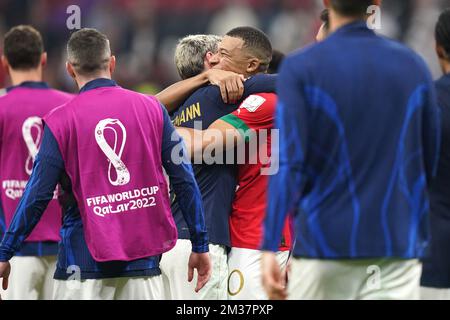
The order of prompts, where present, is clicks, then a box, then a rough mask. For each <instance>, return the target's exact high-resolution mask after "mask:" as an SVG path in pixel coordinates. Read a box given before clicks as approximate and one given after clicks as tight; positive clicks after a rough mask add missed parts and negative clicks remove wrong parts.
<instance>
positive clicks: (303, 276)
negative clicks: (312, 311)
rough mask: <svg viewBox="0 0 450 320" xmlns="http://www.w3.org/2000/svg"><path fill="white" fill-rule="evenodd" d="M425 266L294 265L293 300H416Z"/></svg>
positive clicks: (394, 262)
mask: <svg viewBox="0 0 450 320" xmlns="http://www.w3.org/2000/svg"><path fill="white" fill-rule="evenodd" d="M421 273H422V264H421V263H420V261H418V260H400V259H369V260H315V259H297V258H293V259H292V261H291V270H290V273H289V284H288V292H289V299H291V300H417V299H419V297H420V295H419V293H420V291H419V288H420V287H419V284H420V276H421Z"/></svg>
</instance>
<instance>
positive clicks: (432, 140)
mask: <svg viewBox="0 0 450 320" xmlns="http://www.w3.org/2000/svg"><path fill="white" fill-rule="evenodd" d="M425 72H426V74H427V75H428V77H427V83H426V86H427V91H426V92H427V97H426V101H425V103H426V105H425V108H424V125H423V127H422V133H423V141H424V155H425V169H426V171H427V181H428V184H429V185H430V184H431V180H432V179H433V178H435V177H436V174H437V169H438V165H439V155H440V149H441V140H442V139H441V134H442V119H441V110H440V108H439V106H438V102H437V101H438V99H437V93H436V87H435V85H434V82H433V80H432V77H431V74H430V72H429V71H428V69H425Z"/></svg>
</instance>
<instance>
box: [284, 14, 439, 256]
mask: <svg viewBox="0 0 450 320" xmlns="http://www.w3.org/2000/svg"><path fill="white" fill-rule="evenodd" d="M285 66H289V67H292V68H294V69H295V70H294V73H295V75H296V77H297V78H296V79H295V80H294V81H298V84H299V88H303V94H304V95H303V96H304V97H305V101H304V103H305V108H303V109H302V111H301V116H299V117H301V118H302V119H300V123H298V124H294V125H295V126H300V125H301V126H305V129H300V131H302V130H303V131H304V132H307V133H306V134H305V136H302V137H298V138H300V139H301V143H300V141H299V148H298V150H297V151H296V152H303V154H304V157H305V163H304V164H305V170H306V172H307V179H306V182H305V190H303V197H302V199H303V201H302V203H301V205H300V208H299V210H300V211H301V212H302V214H299V221H298V223H299V225H302V226H303V227H300V228H301V229H302V233H303V234H302V235H301V236H302V237H303V238H304V239H303V240H304V241H299V242H303V243H298V248H299V249H298V250H299V254H302V255H308V256H313V257H342V256H345V257H373V256H397V257H405V258H406V257H415V256H417V255H420V254H421V253H422V251H423V249H424V246H425V245H426V237H427V230H426V225H425V224H423V223H421V221H422V218H423V216H424V214H425V213H426V212H427V205H428V200H427V178H429V177H431V174H432V167H433V165H434V161H435V159H436V146H435V141H436V140H433V136H434V137H435V136H436V135H433V130H435V131H436V130H437V127H436V126H435V125H436V118H435V116H436V114H433V113H434V112H435V110H432V109H433V108H432V102H431V101H432V95H433V90H432V88H430V87H431V86H430V83H431V79H430V75H429V72H428V70H427V68H426V66H425V64H424V63H423V62H422V60H421V59H420V58H419V57H418V56H417V55H416V54H414V53H413V52H412V51H411V50H409V49H407V48H406V47H403V46H402V45H400V44H397V43H395V42H393V41H390V40H387V39H384V38H382V37H378V36H376V35H375V33H374V32H373V31H371V30H369V29H367V27H366V24H365V23H363V22H358V23H353V24H350V25H347V26H344V27H343V28H341V29H339V30H338V31H337V32H335V33H334V34H333V35H331V36H330V37H329V38H328V39H327V40H326V41H324V42H323V43H320V44H318V45H316V46H313V47H311V48H308V49H306V50H305V51H304V52H301V53H297V54H295V55H293V56H291V57H289V58H288V60H287V63H286V65H285ZM280 90H283V89H282V88H280ZM285 129H286V130H288V131H289V128H285ZM427 130H428V132H427ZM292 132H295V131H294V130H293V131H292ZM300 146H301V147H300ZM300 150H301V151H300ZM375 239H376V240H375ZM416 240H417V241H416Z"/></svg>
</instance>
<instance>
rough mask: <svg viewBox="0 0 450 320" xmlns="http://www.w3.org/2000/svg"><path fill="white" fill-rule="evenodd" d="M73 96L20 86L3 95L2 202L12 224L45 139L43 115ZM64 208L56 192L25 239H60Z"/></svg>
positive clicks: (0, 145)
mask: <svg viewBox="0 0 450 320" xmlns="http://www.w3.org/2000/svg"><path fill="white" fill-rule="evenodd" d="M72 98H73V95H70V94H67V93H64V92H61V91H57V90H53V89H45V88H43V89H41V88H39V89H37V88H27V87H17V88H14V89H13V90H11V91H10V92H9V93H7V94H6V95H4V96H2V97H0V139H1V140H0V141H1V142H0V183H1V188H2V189H1V196H0V199H1V205H2V207H3V210H4V212H5V220H6V226H7V227H9V225H10V224H11V220H12V218H13V215H14V212H15V210H16V208H17V206H18V205H19V202H20V199H21V198H22V194H23V192H24V189H25V186H26V184H27V182H28V179H29V178H30V175H31V171H32V169H33V162H34V159H35V157H36V155H37V153H38V151H39V147H40V144H41V141H42V134H43V126H42V121H41V118H42V117H43V116H44V115H45V114H47V113H48V112H50V111H51V110H52V109H54V108H56V107H58V106H60V105H62V104H64V103H66V102H67V101H69V100H70V99H72ZM60 229H61V207H60V206H59V204H58V201H57V197H56V194H55V197H54V200H52V201H50V203H49V205H48V207H47V209H46V210H45V212H44V214H43V216H42V219H41V220H40V221H39V223H38V224H37V226H36V228H35V229H34V230H33V232H32V233H31V234H30V236H29V237H28V238H27V239H26V240H25V241H26V242H37V241H59V240H60V236H59V230H60Z"/></svg>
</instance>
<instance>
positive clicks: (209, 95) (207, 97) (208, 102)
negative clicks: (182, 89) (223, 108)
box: [177, 85, 225, 113]
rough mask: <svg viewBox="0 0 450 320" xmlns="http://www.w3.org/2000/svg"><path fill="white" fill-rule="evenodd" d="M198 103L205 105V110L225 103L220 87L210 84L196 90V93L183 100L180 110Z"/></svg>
mask: <svg viewBox="0 0 450 320" xmlns="http://www.w3.org/2000/svg"><path fill="white" fill-rule="evenodd" d="M196 104H200V105H201V106H204V107H205V110H209V109H210V108H211V107H215V106H217V105H222V104H225V103H224V102H223V101H222V97H221V95H220V89H219V87H217V86H213V85H208V86H204V87H201V88H199V89H197V90H196V91H194V93H193V94H191V95H190V96H189V98H187V99H186V100H185V101H184V102H183V104H182V105H181V106H180V108H179V109H178V111H180V110H184V109H187V108H189V107H191V106H192V105H196ZM177 113H178V112H177Z"/></svg>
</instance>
